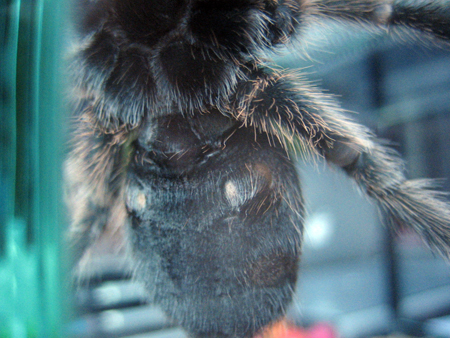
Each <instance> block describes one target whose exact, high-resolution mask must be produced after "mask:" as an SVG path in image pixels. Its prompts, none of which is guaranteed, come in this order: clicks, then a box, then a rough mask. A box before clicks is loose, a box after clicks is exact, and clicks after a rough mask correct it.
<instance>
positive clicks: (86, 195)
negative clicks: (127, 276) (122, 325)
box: [66, 0, 450, 338]
mask: <svg viewBox="0 0 450 338" xmlns="http://www.w3.org/2000/svg"><path fill="white" fill-rule="evenodd" d="M73 13H74V20H73V21H74V27H75V34H74V50H73V52H72V55H71V66H70V67H71V76H72V79H73V107H74V108H73V111H74V121H75V122H74V124H73V125H74V132H73V146H72V150H71V153H70V155H69V157H68V159H67V162H66V177H67V187H68V188H67V189H68V205H69V209H70V212H71V215H72V225H71V229H70V233H71V237H72V240H73V243H74V244H75V246H76V247H77V252H78V253H79V254H78V256H77V257H78V258H80V257H81V263H80V266H83V264H84V262H85V261H86V260H87V259H88V258H89V256H90V255H93V254H95V249H94V248H95V246H96V245H98V244H99V243H100V242H102V240H103V239H105V238H117V237H119V238H121V239H120V240H119V241H118V242H117V245H118V246H120V245H125V246H127V247H128V249H129V252H130V253H131V256H132V257H133V259H134V260H135V262H136V268H135V270H136V275H137V277H138V278H140V279H141V280H142V281H144V282H145V284H146V288H147V291H148V293H149V295H150V297H151V299H152V300H153V301H155V302H156V303H158V304H159V305H161V306H162V307H163V309H164V310H165V311H166V312H167V313H168V314H169V315H170V316H171V317H172V318H173V319H174V320H176V321H177V322H178V323H180V324H181V325H182V326H183V327H184V328H185V329H186V330H187V331H188V332H190V333H191V334H192V335H194V336H195V337H241V338H242V337H252V336H253V335H254V334H255V333H256V332H258V331H260V330H261V329H262V328H263V327H264V326H266V325H268V324H270V323H271V322H274V321H276V320H277V319H278V318H280V317H281V316H282V315H283V314H284V311H285V308H286V306H287V304H288V303H289V301H290V299H291V297H292V293H293V289H294V285H295V282H296V278H297V277H296V276H297V269H298V260H299V255H300V251H301V235H302V231H303V230H302V224H303V201H302V197H301V192H300V188H299V180H298V178H297V174H296V171H295V167H294V164H293V162H292V160H291V156H292V155H293V149H295V147H296V146H297V145H298V144H300V145H301V147H302V149H303V150H304V151H306V152H309V153H312V154H316V155H319V156H322V157H324V158H325V159H326V160H327V161H328V162H329V163H332V164H334V165H336V166H338V167H340V168H342V169H343V170H344V171H345V172H346V173H347V174H348V175H349V176H350V177H352V178H353V179H354V180H355V181H356V182H357V184H358V185H359V186H360V188H361V189H362V190H363V191H365V192H366V194H367V195H368V196H369V197H371V198H373V199H374V200H375V201H376V202H377V204H378V205H379V207H380V209H381V210H382V211H383V215H384V220H385V222H386V224H388V225H389V226H390V227H391V228H392V229H394V230H395V229H398V227H399V226H405V227H408V228H410V229H412V230H414V231H415V232H416V233H418V234H419V235H421V236H422V237H423V238H424V239H425V240H426V242H427V243H428V244H429V245H430V246H431V247H432V248H433V249H434V250H436V251H438V252H439V253H441V254H442V255H443V256H445V257H447V258H449V256H450V245H449V243H450V225H449V224H450V208H449V205H448V203H447V202H446V201H444V199H443V198H442V196H440V194H439V193H437V192H435V191H434V190H433V189H432V184H430V182H429V181H427V180H412V181H409V180H406V178H405V176H404V173H403V172H404V170H403V163H402V161H401V160H400V158H399V157H398V155H397V154H396V153H395V152H394V151H393V150H391V149H390V148H388V147H386V146H385V145H383V144H382V143H380V142H379V141H378V140H377V138H376V137H375V136H373V135H372V133H371V132H369V131H368V130H367V129H366V128H364V127H363V126H360V125H358V124H357V123H355V122H353V121H351V120H350V119H349V118H347V117H346V116H345V114H344V113H343V111H342V109H341V108H340V107H339V106H338V105H337V104H336V103H335V102H334V100H333V99H332V98H331V96H328V95H325V94H323V93H322V92H321V91H320V90H318V89H317V88H315V87H314V86H311V84H310V83H309V82H308V81H305V80H303V79H302V78H299V77H296V76H294V75H292V74H289V73H288V72H285V71H282V70H278V69H276V68H275V67H273V66H271V65H270V63H269V62H267V61H265V60H264V57H265V54H264V53H265V51H267V50H275V49H277V47H278V46H281V45H286V44H289V43H290V42H291V41H292V39H295V38H297V39H300V38H301V33H302V31H303V30H304V28H305V27H308V26H309V25H311V24H312V23H314V22H315V21H319V20H322V19H326V18H331V19H334V20H337V21H345V22H348V23H351V24H353V25H363V26H367V27H371V29H377V28H379V29H386V28H387V29H395V28H396V27H403V28H404V27H406V28H408V29H409V30H410V31H417V32H420V34H422V36H428V38H429V39H435V40H436V41H442V42H443V43H444V44H446V43H448V41H449V40H450V7H449V4H448V3H445V2H431V1H419V2H412V1H401V0H399V1H388V0H386V1H375V0H349V1H343V0H284V1H283V0H166V1H158V0H78V1H75V4H74V10H73ZM118 235H119V236H118ZM124 243H125V244H124Z"/></svg>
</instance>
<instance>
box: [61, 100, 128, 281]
mask: <svg viewBox="0 0 450 338" xmlns="http://www.w3.org/2000/svg"><path fill="white" fill-rule="evenodd" d="M81 111H82V112H81V114H79V116H77V117H76V119H77V120H76V122H75V124H74V127H75V131H74V133H73V137H72V144H71V146H72V149H71V152H70V154H69V156H68V158H67V160H66V162H65V168H64V169H65V170H64V172H65V180H66V191H65V196H66V200H67V201H66V202H67V205H68V207H69V210H70V211H71V212H70V217H71V220H70V223H71V225H70V229H69V234H68V236H69V238H70V240H71V244H72V245H73V261H74V262H75V264H77V269H76V273H77V274H78V277H79V278H80V277H82V276H83V275H84V274H86V273H89V263H90V262H91V258H93V257H95V255H96V254H97V252H96V251H97V250H107V251H108V250H109V249H111V248H109V247H108V246H109V245H110V243H114V244H115V247H114V248H112V249H113V250H117V252H120V250H121V249H123V247H124V237H123V235H124V233H123V231H124V227H123V225H124V224H125V220H126V210H125V207H124V203H123V197H122V194H123V187H124V183H125V175H124V173H125V167H126V165H127V161H124V154H125V151H124V148H125V147H126V142H127V138H128V136H129V133H128V132H127V131H125V130H120V129H119V130H118V131H116V132H111V133H105V132H104V131H100V130H99V129H98V127H97V126H96V123H95V122H93V121H94V119H93V118H92V114H91V110H90V107H87V108H82V109H81ZM105 240H106V241H105ZM102 244H103V245H102Z"/></svg>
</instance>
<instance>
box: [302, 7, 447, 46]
mask: <svg viewBox="0 0 450 338" xmlns="http://www.w3.org/2000/svg"><path fill="white" fill-rule="evenodd" d="M300 8H301V12H300V14H298V15H299V16H300V18H299V19H298V21H299V22H300V29H301V26H302V24H301V23H302V22H305V23H307V22H310V21H315V20H323V19H324V18H325V19H333V20H336V21H338V22H349V23H354V24H357V25H361V24H363V25H368V26H369V27H370V26H372V27H378V28H382V29H386V28H387V29H390V30H391V29H394V30H395V29H396V28H402V27H404V28H408V29H410V30H412V31H417V32H421V33H424V34H425V35H428V36H430V37H432V38H438V39H440V40H446V41H450V3H449V2H448V1H432V0H418V1H407V0H381V1H380V0H350V1H342V0H321V1H305V0H303V1H300ZM308 19H309V20H308Z"/></svg>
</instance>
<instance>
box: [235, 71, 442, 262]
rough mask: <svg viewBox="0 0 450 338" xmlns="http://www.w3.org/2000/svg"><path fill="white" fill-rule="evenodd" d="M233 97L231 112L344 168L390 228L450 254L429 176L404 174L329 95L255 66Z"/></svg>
mask: <svg viewBox="0 0 450 338" xmlns="http://www.w3.org/2000/svg"><path fill="white" fill-rule="evenodd" d="M249 69H250V70H249V74H248V77H249V79H250V81H249V82H245V83H242V84H241V85H240V86H239V88H238V90H237V92H236V95H235V97H234V98H233V99H232V103H231V104H232V109H230V111H233V112H235V115H234V117H235V118H236V119H239V120H241V121H243V123H244V125H247V126H252V127H254V128H256V129H259V130H261V131H262V132H264V133H265V134H267V135H270V137H271V138H272V139H273V140H278V139H279V140H281V141H282V142H284V146H285V148H288V149H294V148H295V145H296V142H297V140H299V141H300V142H302V144H303V148H304V149H306V150H308V151H310V152H312V153H315V154H318V155H319V156H323V157H324V158H325V159H326V160H327V161H328V162H329V163H332V164H334V165H337V166H338V167H340V168H342V169H343V170H345V171H346V172H347V174H348V175H349V176H350V177H352V178H353V179H354V180H355V181H356V182H357V184H358V185H359V186H360V187H361V189H362V190H363V191H365V192H366V194H367V195H368V196H369V197H371V198H372V199H374V200H375V201H376V202H377V203H378V206H379V207H380V209H381V210H382V211H383V212H384V217H385V222H386V223H387V224H388V225H389V226H390V227H391V228H392V229H393V230H396V229H399V227H401V226H404V227H406V228H410V229H412V230H413V231H415V232H416V233H417V234H419V235H420V236H421V237H422V238H423V239H424V240H425V241H426V242H427V243H428V244H429V245H430V246H431V247H432V248H433V249H435V250H436V251H437V252H439V253H440V254H442V255H443V256H444V257H447V258H450V205H449V204H448V202H446V201H445V200H444V199H443V198H442V196H441V194H440V193H438V192H437V191H435V190H433V183H432V182H430V181H429V180H423V179H422V180H407V179H406V178H405V176H404V168H403V163H402V161H401V159H400V158H399V156H398V155H397V154H396V153H395V151H394V150H392V149H390V148H389V147H386V146H384V145H382V144H381V143H380V142H379V141H378V140H377V139H376V138H375V137H374V136H373V135H372V134H371V133H370V132H368V131H367V130H366V128H364V127H362V126H360V125H358V124H357V123H355V122H353V121H351V120H349V119H348V118H347V117H346V116H345V115H344V114H343V112H342V109H340V108H339V106H338V105H337V104H335V103H334V102H333V100H332V98H331V97H329V96H326V95H324V94H323V93H321V92H320V91H319V90H317V89H315V88H314V87H312V86H311V84H310V83H308V82H305V81H301V80H299V79H294V78H293V77H292V76H289V75H288V74H283V73H280V72H276V71H273V70H268V69H265V68H262V67H259V66H253V67H249Z"/></svg>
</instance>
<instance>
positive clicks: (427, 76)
mask: <svg viewBox="0 0 450 338" xmlns="http://www.w3.org/2000/svg"><path fill="white" fill-rule="evenodd" d="M1 1H2V2H1V24H0V29H1V46H2V48H1V53H2V54H1V64H0V83H1V92H0V99H1V122H0V131H1V132H0V135H1V138H0V159H1V161H0V222H1V223H0V226H1V228H0V337H1V338H4V337H5V338H6V337H8V338H10V337H14V338H22V337H80V338H81V337H84V338H88V337H99V338H103V337H105V338H106V337H113V338H114V337H128V338H131V337H133V338H164V337H170V338H178V337H180V338H181V337H186V336H185V334H184V333H183V332H182V331H181V330H180V329H179V328H177V327H174V326H173V324H171V323H170V321H169V320H168V319H167V318H166V317H165V316H164V314H163V313H162V312H161V311H160V310H159V309H158V308H156V307H154V306H153V305H151V304H147V303H146V301H145V294H144V292H143V290H142V287H141V285H139V284H138V283H136V282H134V281H132V280H131V278H130V271H129V268H128V267H129V262H127V261H126V260H124V258H122V257H116V256H111V255H110V254H108V253H107V252H105V254H104V255H103V256H99V257H98V258H97V259H96V261H95V264H94V267H93V269H92V271H91V273H90V274H89V275H86V276H85V277H84V279H83V280H82V281H81V286H80V287H79V288H77V289H75V290H73V289H70V288H69V287H68V286H69V285H70V282H69V281H70V275H69V273H68V272H67V268H66V262H67V261H68V259H67V256H65V255H66V254H65V251H64V247H65V246H66V243H65V242H64V229H65V227H66V220H65V218H64V207H63V205H62V202H61V201H62V193H61V173H60V168H61V162H62V159H63V152H64V146H65V140H66V137H67V133H66V129H65V124H64V121H65V118H66V116H67V114H66V112H65V110H64V106H63V105H62V98H63V96H64V95H65V94H64V92H63V91H62V90H61V88H62V87H63V86H62V81H61V76H60V75H61V67H62V66H61V65H62V63H61V57H62V52H63V50H64V46H65V40H64V37H63V35H62V33H63V32H64V29H65V26H64V22H65V19H64V18H65V13H64V10H65V8H66V6H65V5H64V1H62V0H45V1H44V0H28V1H26V0H22V1H19V0H1ZM305 53H306V54H307V55H308V57H305V55H306V54H305ZM302 56H303V57H302ZM276 62H277V63H278V64H279V65H280V66H282V67H285V68H293V69H299V68H300V69H302V74H304V76H305V77H306V78H308V79H310V80H311V81H313V82H314V83H316V84H317V85H318V86H319V87H321V88H323V89H325V90H326V91H327V92H330V93H333V94H335V95H336V96H337V99H338V100H339V101H340V102H341V104H342V106H343V107H344V108H346V109H348V110H349V111H354V112H358V113H357V114H356V113H355V114H353V113H349V114H351V115H353V118H354V119H356V120H357V121H359V122H361V123H363V124H365V125H367V126H369V127H370V128H371V129H372V130H374V131H375V132H376V134H377V135H379V136H380V137H382V138H386V139H389V140H391V142H392V144H393V146H394V147H395V148H396V149H397V150H398V151H399V152H400V153H401V154H402V156H403V157H404V159H405V160H406V163H407V170H408V176H409V177H410V178H414V177H431V178H440V179H442V181H441V183H442V187H443V190H445V191H450V180H449V178H450V149H449V145H450V53H449V51H448V47H447V48H438V47H437V46H434V45H433V44H432V43H430V42H427V43H422V42H420V43H414V42H411V41H410V42H406V43H405V42H404V41H400V39H397V41H396V40H395V39H394V40H392V39H390V38H389V39H388V38H385V37H384V36H380V35H378V36H375V35H373V34H368V33H364V32H361V31H352V30H349V29H348V28H344V27H340V26H337V25H330V26H329V27H327V29H323V28H320V29H318V28H316V29H313V30H310V31H308V32H306V33H305V36H304V37H303V40H302V43H301V45H300V47H299V48H297V49H296V52H293V51H288V52H286V53H283V55H278V56H276ZM298 167H299V171H300V173H301V177H302V180H301V181H302V185H303V189H304V193H305V200H306V201H307V210H308V217H307V220H306V235H305V248H304V254H303V260H302V266H301V271H300V278H299V283H298V287H297V293H296V296H295V299H294V302H293V304H292V306H291V308H290V309H289V312H288V317H289V319H290V320H291V321H292V322H294V323H295V324H297V325H299V326H304V327H310V326H313V325H315V324H317V323H327V324H328V325H330V326H331V327H333V328H334V330H335V332H336V333H337V335H339V336H341V337H347V338H358V337H371V336H376V335H386V334H390V333H392V332H398V333H402V334H405V335H411V336H433V337H450V318H449V317H448V316H450V265H449V264H448V263H446V262H444V261H443V259H441V258H440V257H436V256H434V255H433V254H432V253H430V251H429V250H428V249H427V248H426V247H425V246H424V245H423V244H422V242H421V241H420V240H419V239H418V238H416V237H415V236H414V235H412V234H410V233H407V232H405V233H401V234H399V235H398V236H395V237H392V236H391V235H390V234H389V233H387V232H386V231H385V229H384V228H383V226H382V224H381V221H380V218H379V215H378V212H377V210H376V209H375V208H374V206H373V205H372V204H370V202H368V201H367V200H365V199H364V198H363V196H362V194H361V193H359V192H358V191H357V189H356V188H355V186H354V185H353V184H352V183H351V182H350V181H349V180H348V179H347V178H346V177H345V175H344V174H342V173H341V172H339V171H337V170H333V169H331V168H329V167H327V165H325V164H324V163H321V162H317V163H315V164H311V163H307V162H306V163H305V162H300V161H299V163H298Z"/></svg>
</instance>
